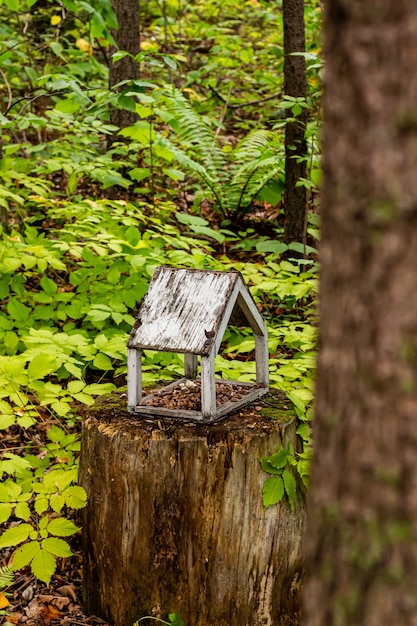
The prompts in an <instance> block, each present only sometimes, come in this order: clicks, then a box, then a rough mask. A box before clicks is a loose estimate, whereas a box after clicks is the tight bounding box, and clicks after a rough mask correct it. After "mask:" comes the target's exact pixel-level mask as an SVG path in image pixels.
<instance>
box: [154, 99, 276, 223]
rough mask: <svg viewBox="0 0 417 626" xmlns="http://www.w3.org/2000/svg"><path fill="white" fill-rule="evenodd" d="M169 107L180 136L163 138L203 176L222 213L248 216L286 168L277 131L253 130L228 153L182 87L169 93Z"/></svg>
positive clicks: (181, 161)
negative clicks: (270, 182)
mask: <svg viewBox="0 0 417 626" xmlns="http://www.w3.org/2000/svg"><path fill="white" fill-rule="evenodd" d="M166 107H167V110H168V112H169V114H170V115H171V116H172V117H171V118H170V120H169V123H170V125H171V126H172V128H173V129H174V131H175V133H176V139H177V141H171V140H169V139H167V138H162V137H160V138H159V141H160V142H161V143H163V144H164V145H165V147H167V148H168V149H169V150H170V151H171V152H172V153H173V155H174V157H175V158H176V160H177V161H178V163H179V164H180V165H181V166H182V167H183V168H184V169H185V170H188V171H190V172H193V173H195V174H197V175H198V176H199V177H200V178H201V179H202V180H203V182H204V183H205V185H206V187H207V189H208V191H209V192H210V194H211V196H212V198H213V200H214V203H215V207H216V209H217V210H218V211H219V212H220V213H221V215H222V216H223V217H226V218H231V219H236V218H241V217H243V216H244V215H245V214H246V213H247V212H248V211H249V210H250V208H251V205H252V202H253V200H254V199H255V197H256V196H257V194H258V193H259V192H260V191H261V189H262V188H263V187H265V185H266V184H267V183H268V182H269V181H270V180H271V179H274V178H277V177H278V176H279V175H280V173H281V174H282V172H283V169H284V165H283V163H284V156H283V153H282V151H278V149H277V147H276V146H277V141H276V139H277V135H276V133H275V132H273V131H269V130H257V131H254V132H252V133H250V134H249V135H248V136H247V137H245V138H244V139H243V140H242V141H241V142H240V143H239V144H238V145H237V146H236V148H235V149H234V150H233V151H232V152H231V153H225V152H224V151H223V150H222V147H221V145H220V143H219V141H218V139H217V137H216V134H215V132H214V131H213V130H212V128H210V126H208V124H207V123H206V122H205V121H204V118H203V117H202V116H201V115H199V114H198V113H197V112H196V111H195V110H194V109H193V107H192V105H191V104H190V102H189V101H188V100H187V99H186V98H185V97H184V96H183V95H182V93H181V92H180V91H178V90H177V89H175V88H173V89H170V90H169V92H167V93H166Z"/></svg>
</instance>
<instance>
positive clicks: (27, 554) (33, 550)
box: [12, 541, 41, 570]
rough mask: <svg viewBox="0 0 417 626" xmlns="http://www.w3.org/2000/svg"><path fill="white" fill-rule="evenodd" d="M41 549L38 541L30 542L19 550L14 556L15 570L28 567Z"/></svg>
mask: <svg viewBox="0 0 417 626" xmlns="http://www.w3.org/2000/svg"><path fill="white" fill-rule="evenodd" d="M40 549H41V547H40V544H39V542H38V541H29V542H28V543H25V544H24V545H23V546H21V547H20V548H18V549H17V550H16V552H15V553H14V554H13V561H12V565H13V569H15V570H18V569H22V567H25V565H28V564H29V563H30V562H31V561H32V560H33V559H34V558H35V556H36V555H37V554H38V553H39V551H40Z"/></svg>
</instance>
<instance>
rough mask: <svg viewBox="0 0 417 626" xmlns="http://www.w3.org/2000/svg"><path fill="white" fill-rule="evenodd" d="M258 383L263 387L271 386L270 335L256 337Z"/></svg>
mask: <svg viewBox="0 0 417 626" xmlns="http://www.w3.org/2000/svg"><path fill="white" fill-rule="evenodd" d="M255 360H256V382H257V384H258V385H261V387H268V386H269V351H268V334H267V332H266V330H265V334H263V335H255Z"/></svg>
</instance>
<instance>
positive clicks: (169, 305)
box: [127, 266, 269, 422]
mask: <svg viewBox="0 0 417 626" xmlns="http://www.w3.org/2000/svg"><path fill="white" fill-rule="evenodd" d="M229 323H232V324H236V325H243V324H244V325H247V326H250V327H251V329H252V330H253V332H254V334H255V359H256V384H251V383H242V382H238V381H217V382H221V383H231V384H233V385H234V386H238V387H241V388H242V389H243V390H244V392H245V394H244V395H243V396H242V397H240V398H239V399H238V400H230V401H226V402H224V403H223V404H220V405H219V406H217V404H218V403H217V402H216V380H215V365H214V360H215V357H216V354H217V353H218V351H219V349H220V344H221V341H222V338H223V334H224V331H225V330H226V327H227V325H228V324H229ZM127 347H128V409H129V411H130V412H131V413H139V414H146V415H151V416H153V415H162V416H168V417H180V418H186V419H191V420H197V421H205V422H213V421H215V420H218V419H220V418H222V417H224V416H225V415H227V414H229V413H233V412H235V411H236V410H237V409H238V408H240V407H241V406H243V405H245V404H249V403H251V402H253V401H254V400H256V399H257V398H260V397H261V396H263V395H264V394H266V393H267V392H268V389H269V373H268V356H269V355H268V334H267V330H266V326H265V322H264V320H263V318H262V316H261V314H260V313H259V311H258V309H257V307H256V304H255V302H254V301H253V299H252V296H251V295H250V293H249V289H248V288H247V286H246V284H245V282H244V280H243V277H242V275H241V274H240V273H239V272H237V271H231V272H218V271H206V270H190V269H177V268H173V267H168V266H162V267H159V268H157V269H156V270H155V273H154V276H153V278H152V280H151V282H150V284H149V289H148V291H147V293H146V295H145V297H144V300H143V302H142V304H141V307H140V309H139V313H138V317H137V319H136V323H135V325H134V327H133V329H132V332H131V334H130V338H129V341H128V344H127ZM143 350H159V351H163V352H177V353H183V354H184V378H182V379H181V380H179V381H176V382H174V383H171V384H170V385H168V386H166V387H164V388H163V389H162V390H160V391H159V392H158V393H159V394H163V393H169V392H170V391H172V390H173V388H175V387H179V388H184V387H185V386H187V385H193V384H199V385H200V387H201V410H198V411H197V410H187V409H170V408H167V407H164V406H153V405H154V404H155V403H154V402H153V400H154V398H155V394H150V395H148V396H145V397H144V398H142V367H141V364H142V353H143ZM198 358H200V370H201V377H200V378H199V379H197V371H198Z"/></svg>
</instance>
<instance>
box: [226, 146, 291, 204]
mask: <svg viewBox="0 0 417 626" xmlns="http://www.w3.org/2000/svg"><path fill="white" fill-rule="evenodd" d="M283 168H284V164H283V158H282V157H281V156H279V155H275V156H271V157H265V158H260V159H258V160H256V161H253V162H252V163H246V164H244V165H242V166H241V167H240V168H239V169H238V170H237V171H235V172H234V174H233V178H232V180H231V181H230V183H229V185H228V189H227V192H226V194H225V195H226V196H227V198H228V207H229V211H231V212H232V213H241V214H245V213H247V211H248V210H249V208H250V206H251V204H252V202H253V200H254V199H255V197H256V195H257V194H258V193H259V192H260V190H261V189H262V188H263V187H265V185H266V184H267V183H268V182H269V181H270V180H271V179H272V178H275V177H276V176H278V175H279V173H280V171H283Z"/></svg>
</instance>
